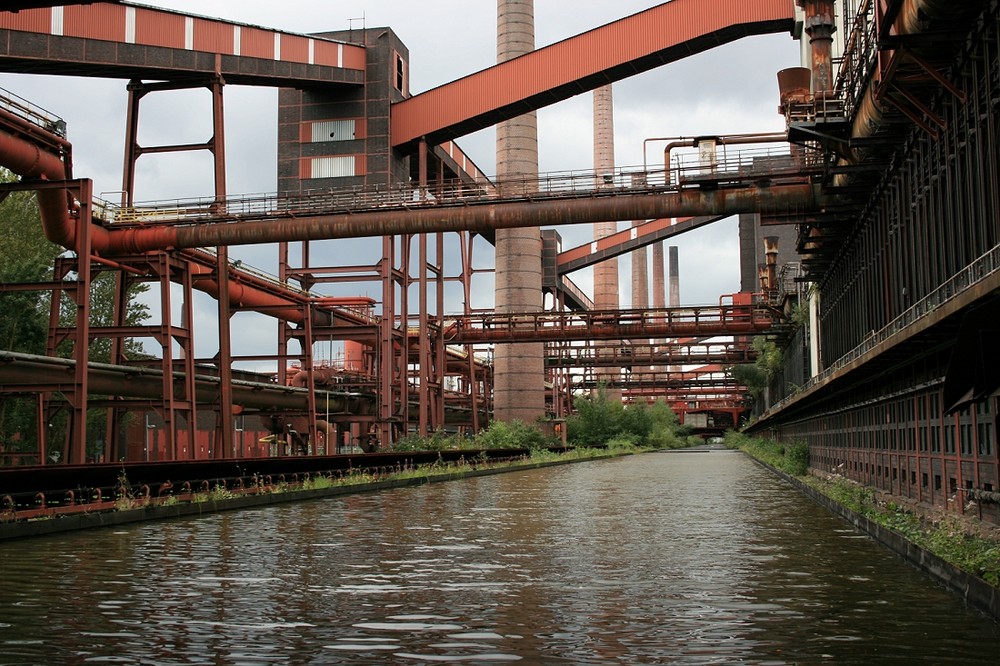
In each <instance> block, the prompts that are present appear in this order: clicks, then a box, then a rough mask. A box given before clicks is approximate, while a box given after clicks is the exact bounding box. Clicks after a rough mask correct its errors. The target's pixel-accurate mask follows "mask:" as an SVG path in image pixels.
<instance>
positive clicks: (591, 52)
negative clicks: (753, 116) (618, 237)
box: [391, 0, 795, 219]
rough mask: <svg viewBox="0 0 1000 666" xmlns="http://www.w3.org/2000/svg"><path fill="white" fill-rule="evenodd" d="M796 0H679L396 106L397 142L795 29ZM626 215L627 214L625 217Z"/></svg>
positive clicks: (474, 124)
mask: <svg viewBox="0 0 1000 666" xmlns="http://www.w3.org/2000/svg"><path fill="white" fill-rule="evenodd" d="M794 22H795V7H794V3H793V2H792V0H752V1H747V2H732V1H731V0H673V1H672V2H667V3H663V4H661V5H657V6H656V7H652V8H650V9H647V10H646V11H642V12H639V13H638V14H633V15H632V16H628V17H626V18H623V19H621V20H618V21H614V22H613V23H608V24H607V25H604V26H601V27H599V28H596V29H594V30H590V31H588V32H585V33H582V34H579V35H576V36H575V37H571V38H569V39H566V40H563V41H561V42H557V43H555V44H552V45H550V46H547V47H545V48H541V49H538V50H536V51H532V52H531V53H527V54H525V55H523V56H521V57H519V58H514V59H513V60H508V61H506V62H504V63H501V64H498V65H496V66H494V67H490V68H488V69H484V70H482V71H479V72H476V73H475V74H471V75H469V76H466V77H464V78H461V79H458V80H457V81H452V82H451V83H447V84H445V85H443V86H440V87H438V88H434V89H432V90H429V91H427V92H425V93H421V94H420V95H416V96H414V97H411V98H410V99H408V100H404V101H402V102H399V103H397V104H395V105H394V106H393V107H392V112H391V122H392V144H393V146H397V147H399V146H404V145H408V144H414V143H415V142H416V141H418V140H420V138H421V137H423V138H426V140H427V142H428V143H430V144H438V143H443V142H445V141H448V140H450V139H454V138H456V137H460V136H463V135H465V134H469V133H471V132H474V131H476V130H479V129H483V128H484V127H491V126H493V125H495V124H497V123H498V122H500V121H502V120H507V119H510V118H513V117H516V116H519V115H521V114H524V113H527V112H529V111H534V110H536V109H540V108H542V107H544V106H548V105H550V104H554V103H556V102H560V101H562V100H565V99H569V98H570V97H573V96H575V95H579V94H580V93H584V92H587V91H589V90H593V89H595V88H598V87H600V86H602V85H605V84H607V83H612V82H614V81H619V80H621V79H624V78H627V77H629V76H633V75H635V74H638V73H640V72H644V71H647V70H650V69H653V68H655V67H659V66H660V65H664V64H666V63H669V62H674V61H676V60H680V59H681V58H685V57H687V56H689V55H693V54H695V53H700V52H703V51H707V50H708V49H711V48H713V47H716V46H719V45H720V44H725V43H728V42H732V41H735V40H737V39H740V38H742V37H747V36H749V35H764V34H771V33H781V32H789V33H790V32H791V31H792V28H793V27H794ZM621 219H627V218H621Z"/></svg>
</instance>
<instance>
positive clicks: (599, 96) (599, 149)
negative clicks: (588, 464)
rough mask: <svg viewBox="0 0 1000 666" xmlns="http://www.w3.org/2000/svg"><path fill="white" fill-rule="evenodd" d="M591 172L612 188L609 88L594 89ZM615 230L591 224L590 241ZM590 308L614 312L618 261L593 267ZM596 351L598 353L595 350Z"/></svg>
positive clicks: (611, 371)
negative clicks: (592, 235) (592, 290)
mask: <svg viewBox="0 0 1000 666" xmlns="http://www.w3.org/2000/svg"><path fill="white" fill-rule="evenodd" d="M594 173H595V176H596V178H597V183H596V187H612V186H613V185H614V173H615V120H614V104H613V100H612V97H611V85H610V84H609V85H606V86H601V87H600V88H597V89H596V90H594ZM617 231H618V223H617V222H596V223H594V240H599V239H601V238H604V237H606V236H610V235H612V234H614V233H616V232H617ZM594 307H596V308H597V309H598V310H617V309H618V308H619V299H618V259H606V260H604V261H602V262H601V263H599V264H595V265H594ZM619 344H620V343H619V341H617V340H612V341H608V342H607V343H605V344H604V345H602V346H604V347H610V349H609V350H607V351H606V352H605V353H607V354H611V353H613V350H614V349H616V348H617V347H618V346H619ZM599 352H600V350H599ZM597 376H598V379H600V380H603V381H605V382H607V383H609V384H610V383H612V382H616V381H618V380H619V379H620V377H621V368H614V367H611V368H599V369H598V371H597ZM607 395H608V398H609V399H611V400H621V395H622V392H621V390H620V389H612V388H608V390H607Z"/></svg>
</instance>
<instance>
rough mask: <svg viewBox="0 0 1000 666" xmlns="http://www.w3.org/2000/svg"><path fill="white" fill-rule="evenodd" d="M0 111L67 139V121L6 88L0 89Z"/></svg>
mask: <svg viewBox="0 0 1000 666" xmlns="http://www.w3.org/2000/svg"><path fill="white" fill-rule="evenodd" d="M0 109H3V110H5V111H7V112H8V113H10V114H12V115H15V116H17V117H18V118H20V119H21V120H26V121H28V122H29V123H31V124H33V125H37V126H38V127H41V128H43V129H45V130H48V131H49V132H52V133H53V134H57V135H59V136H61V137H63V138H64V139H65V138H66V121H65V120H63V119H62V118H60V117H59V116H57V115H55V114H54V113H50V112H48V111H46V110H45V109H43V108H41V107H40V106H37V105H35V104H32V103H31V102H29V101H28V100H26V99H24V98H23V97H20V96H18V95H16V94H15V93H12V92H10V91H9V90H7V89H5V88H0Z"/></svg>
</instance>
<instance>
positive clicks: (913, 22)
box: [834, 0, 981, 186]
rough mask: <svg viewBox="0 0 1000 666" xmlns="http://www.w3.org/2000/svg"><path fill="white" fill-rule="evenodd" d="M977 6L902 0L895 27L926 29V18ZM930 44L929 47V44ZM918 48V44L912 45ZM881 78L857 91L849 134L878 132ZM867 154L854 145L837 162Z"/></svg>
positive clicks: (968, 1)
mask: <svg viewBox="0 0 1000 666" xmlns="http://www.w3.org/2000/svg"><path fill="white" fill-rule="evenodd" d="M979 7H981V3H979V2H976V1H975V0H903V5H902V7H901V8H900V11H899V16H898V17H897V18H896V22H895V27H896V30H897V31H898V32H899V33H900V34H903V35H916V34H919V33H921V32H924V31H925V30H926V29H927V23H928V21H945V20H949V19H956V18H960V17H962V16H964V15H965V14H967V13H969V12H971V11H974V10H976V9H977V8H979ZM931 48H933V47H931ZM916 50H917V51H918V52H919V51H920V50H921V49H920V48H917V49H916ZM884 83H885V82H883V81H879V80H878V79H872V81H871V82H870V83H869V84H868V87H867V88H866V89H865V90H864V92H863V93H862V95H861V99H860V100H859V102H858V110H857V113H855V116H854V121H853V123H852V125H851V138H852V139H861V138H867V137H870V136H873V135H875V134H876V133H878V131H879V130H881V128H882V127H883V125H884V124H885V119H884V113H883V109H882V106H881V104H880V103H879V102H878V99H877V97H878V90H879V86H881V85H883V84H884ZM867 157H868V154H867V151H866V150H865V149H859V148H854V149H852V150H851V151H850V157H849V159H848V158H841V159H840V160H839V161H838V165H840V166H847V165H850V164H857V163H859V162H862V161H864V160H865V159H866V158H867ZM851 178H852V176H850V175H849V174H843V173H841V174H837V175H836V176H834V184H835V185H837V186H841V185H846V184H848V183H849V182H850V179H851Z"/></svg>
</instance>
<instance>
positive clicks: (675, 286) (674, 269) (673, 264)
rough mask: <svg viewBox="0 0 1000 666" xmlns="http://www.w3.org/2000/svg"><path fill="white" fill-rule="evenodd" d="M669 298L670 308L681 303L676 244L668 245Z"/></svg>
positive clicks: (679, 272)
mask: <svg viewBox="0 0 1000 666" xmlns="http://www.w3.org/2000/svg"><path fill="white" fill-rule="evenodd" d="M669 275H670V299H669V301H668V304H669V305H670V307H672V308H676V307H679V306H680V304H681V277H680V276H681V271H680V266H679V265H678V263H677V246H676V245H671V246H670V270H669Z"/></svg>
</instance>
